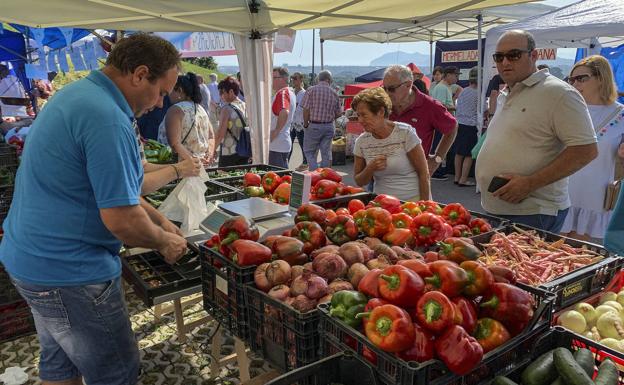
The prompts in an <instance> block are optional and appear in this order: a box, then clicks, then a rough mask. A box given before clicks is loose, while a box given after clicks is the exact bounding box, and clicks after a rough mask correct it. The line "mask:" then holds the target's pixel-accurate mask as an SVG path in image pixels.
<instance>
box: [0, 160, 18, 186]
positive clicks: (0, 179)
mask: <svg viewBox="0 0 624 385" xmlns="http://www.w3.org/2000/svg"><path fill="white" fill-rule="evenodd" d="M16 174H17V165H13V166H6V165H4V166H2V165H0V188H1V187H9V186H14V185H15V175H16Z"/></svg>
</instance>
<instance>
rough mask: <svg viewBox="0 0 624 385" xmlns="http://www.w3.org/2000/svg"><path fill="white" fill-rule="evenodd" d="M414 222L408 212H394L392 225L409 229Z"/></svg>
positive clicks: (396, 227)
mask: <svg viewBox="0 0 624 385" xmlns="http://www.w3.org/2000/svg"><path fill="white" fill-rule="evenodd" d="M411 224H412V217H411V216H410V215H409V214H406V213H396V214H392V226H394V228H395V229H409V227H410V225H411Z"/></svg>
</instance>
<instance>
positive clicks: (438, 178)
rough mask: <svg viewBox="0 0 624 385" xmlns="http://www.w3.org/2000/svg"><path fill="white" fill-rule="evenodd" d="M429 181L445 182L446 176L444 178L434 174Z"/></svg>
mask: <svg viewBox="0 0 624 385" xmlns="http://www.w3.org/2000/svg"><path fill="white" fill-rule="evenodd" d="M430 179H433V180H447V179H448V176H446V175H435V174H434V175H432V176H431V178H430Z"/></svg>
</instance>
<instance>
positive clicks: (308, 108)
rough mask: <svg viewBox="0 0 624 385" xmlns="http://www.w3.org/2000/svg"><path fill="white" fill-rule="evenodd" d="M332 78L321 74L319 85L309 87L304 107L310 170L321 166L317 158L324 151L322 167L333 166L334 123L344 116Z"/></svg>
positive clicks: (324, 73) (306, 154) (305, 144)
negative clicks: (332, 86)
mask: <svg viewBox="0 0 624 385" xmlns="http://www.w3.org/2000/svg"><path fill="white" fill-rule="evenodd" d="M331 82H332V75H331V72H329V71H321V72H320V73H319V75H318V84H317V85H315V86H312V87H310V88H308V90H307V91H306V94H305V96H304V97H303V100H302V101H301V106H302V107H303V127H304V129H305V136H304V138H303V152H304V154H305V157H306V159H307V160H308V164H309V165H310V171H314V170H315V169H316V168H317V167H318V162H317V156H318V152H319V150H320V151H321V167H330V166H331V161H332V152H331V143H332V139H333V137H334V120H335V119H336V118H338V117H339V116H340V115H342V111H341V109H340V100H339V98H338V94H337V93H336V91H334V90H333V89H332V88H331V87H330V85H331Z"/></svg>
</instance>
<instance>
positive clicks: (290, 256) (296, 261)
mask: <svg viewBox="0 0 624 385" xmlns="http://www.w3.org/2000/svg"><path fill="white" fill-rule="evenodd" d="M265 243H266V241H265ZM270 244H271V246H270V247H271V251H272V252H273V257H274V259H283V260H284V261H286V262H288V263H289V264H290V265H291V266H294V265H304V264H305V263H307V262H308V256H307V255H306V254H305V253H304V252H303V242H301V241H300V240H298V239H297V238H292V237H286V236H281V235H278V236H275V238H274V239H272V240H271V242H270ZM267 246H269V245H268V244H267Z"/></svg>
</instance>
